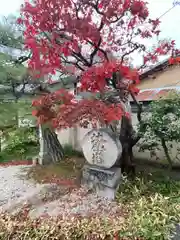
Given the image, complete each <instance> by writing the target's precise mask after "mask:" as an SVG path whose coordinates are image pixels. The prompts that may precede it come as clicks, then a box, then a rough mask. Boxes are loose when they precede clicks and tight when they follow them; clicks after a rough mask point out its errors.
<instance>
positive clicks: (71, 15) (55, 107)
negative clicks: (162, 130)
mask: <svg viewBox="0 0 180 240" xmlns="http://www.w3.org/2000/svg"><path fill="white" fill-rule="evenodd" d="M18 23H19V24H23V25H24V26H25V31H24V36H25V47H26V48H27V49H30V50H31V52H32V57H31V59H30V60H29V63H28V64H29V68H30V69H32V70H33V71H34V72H35V73H36V76H39V77H40V76H44V75H49V76H50V75H53V74H55V73H56V72H57V71H58V72H62V73H64V74H72V75H76V76H77V81H76V84H75V85H76V87H77V83H79V85H80V87H79V88H78V89H76V90H78V92H81V91H86V92H91V93H93V95H92V96H91V97H90V98H86V99H83V100H81V101H76V100H75V96H74V95H72V94H70V93H68V92H67V91H66V90H65V89H61V90H59V91H57V92H55V93H52V94H47V95H46V96H44V97H43V98H41V99H38V100H36V101H34V102H33V106H34V107H35V110H34V111H33V114H34V115H35V116H37V118H38V121H39V123H50V124H51V125H52V126H54V127H55V128H66V127H73V126H75V125H77V124H79V125H81V126H84V127H85V126H87V124H89V123H93V125H96V122H101V123H102V124H106V125H108V124H111V123H112V122H113V121H115V120H120V119H122V123H121V133H120V141H121V143H122V146H123V154H122V161H121V165H122V168H123V169H125V168H126V167H127V166H129V165H133V164H132V161H133V160H132V159H133V158H132V147H133V145H134V144H135V143H136V142H137V141H138V136H137V134H135V132H134V130H133V127H132V123H131V118H130V115H128V114H127V113H126V108H125V107H124V103H126V102H128V97H129V94H131V96H132V97H133V99H134V100H135V101H136V98H135V95H136V94H137V93H138V89H137V88H136V85H137V84H138V83H139V72H140V69H141V68H140V69H138V70H137V69H132V68H131V67H129V66H130V62H131V58H130V56H131V54H132V53H134V52H137V53H142V54H143V59H144V63H143V66H142V67H145V66H147V65H148V64H150V63H154V62H156V61H157V60H158V57H159V56H161V55H166V54H168V53H169V52H171V50H172V49H174V48H175V42H174V41H170V42H168V41H163V40H162V41H159V42H158V44H157V46H156V47H154V48H153V49H151V51H149V50H148V49H147V48H146V46H145V45H144V44H141V43H139V42H140V39H150V38H152V37H153V36H156V35H159V33H160V30H159V24H160V21H159V19H155V20H153V19H150V18H149V11H148V5H147V3H146V2H145V1H140V0H111V1H107V0H63V1H62V0H44V1H42V0H36V1H35V0H34V1H25V3H24V5H23V6H22V9H21V17H20V18H19V19H18ZM114 53H116V57H114V55H115V54H114ZM51 81H52V80H51V78H49V82H51ZM136 102H137V101H136ZM140 112H141V108H140V106H139V113H138V119H139V120H141V119H140Z"/></svg>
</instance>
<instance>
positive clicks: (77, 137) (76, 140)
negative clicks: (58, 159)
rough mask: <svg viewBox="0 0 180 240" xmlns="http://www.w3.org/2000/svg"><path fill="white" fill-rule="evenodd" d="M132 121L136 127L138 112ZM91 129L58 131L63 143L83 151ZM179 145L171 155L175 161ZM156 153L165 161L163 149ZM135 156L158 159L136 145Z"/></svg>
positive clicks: (78, 128)
mask: <svg viewBox="0 0 180 240" xmlns="http://www.w3.org/2000/svg"><path fill="white" fill-rule="evenodd" d="M132 122H133V126H134V127H135V128H136V126H137V124H138V120H137V117H136V114H134V113H133V114H132ZM90 130H91V127H90V126H89V127H88V128H86V129H85V128H80V127H77V128H75V129H66V130H61V131H57V134H58V139H59V141H60V142H61V144H62V145H65V144H70V145H72V147H73V148H74V149H77V150H79V151H81V142H82V141H83V138H84V136H85V134H86V133H87V132H88V131H90ZM178 147H179V148H180V144H176V143H173V148H172V149H171V153H170V155H171V157H172V159H173V161H174V162H180V154H178V151H177V148H178ZM156 155H157V157H158V158H159V159H160V161H162V162H164V161H165V159H166V158H165V155H164V152H163V150H162V149H161V150H160V151H159V150H157V151H156ZM134 156H135V157H136V158H139V159H146V160H156V158H155V157H153V158H152V157H151V155H150V152H149V151H148V150H147V151H145V152H139V151H138V147H137V146H135V147H134ZM177 157H178V158H179V159H178V158H177Z"/></svg>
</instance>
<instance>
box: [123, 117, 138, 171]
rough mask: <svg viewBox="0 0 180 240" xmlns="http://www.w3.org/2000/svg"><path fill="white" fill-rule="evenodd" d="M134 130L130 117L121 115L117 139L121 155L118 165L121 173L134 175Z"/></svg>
mask: <svg viewBox="0 0 180 240" xmlns="http://www.w3.org/2000/svg"><path fill="white" fill-rule="evenodd" d="M133 135H134V130H133V126H132V122H131V119H129V118H127V117H125V116H123V117H122V122H121V131H120V136H119V140H120V142H121V144H122V155H121V158H120V167H121V170H122V173H127V174H132V175H133V176H134V175H135V163H134V157H133V150H132V148H133V146H134V138H133Z"/></svg>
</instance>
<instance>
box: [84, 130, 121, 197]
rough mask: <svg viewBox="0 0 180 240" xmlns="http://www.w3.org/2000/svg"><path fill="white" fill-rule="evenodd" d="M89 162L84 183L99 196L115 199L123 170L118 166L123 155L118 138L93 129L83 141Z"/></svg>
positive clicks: (106, 131)
mask: <svg viewBox="0 0 180 240" xmlns="http://www.w3.org/2000/svg"><path fill="white" fill-rule="evenodd" d="M82 151H83V154H84V157H85V158H86V160H87V164H86V165H85V166H84V168H83V176H82V183H83V184H85V185H87V186H88V187H89V188H91V189H93V190H95V191H96V193H97V194H98V195H99V196H102V197H106V198H109V199H114V198H115V195H116V191H117V189H118V187H119V184H120V180H121V169H120V168H119V167H117V166H116V163H117V161H118V160H119V158H120V156H121V154H122V146H121V143H120V141H119V139H118V137H117V136H116V135H115V134H113V133H112V132H111V131H110V130H107V129H93V130H91V131H90V132H88V133H87V134H86V135H85V137H84V139H83V141H82Z"/></svg>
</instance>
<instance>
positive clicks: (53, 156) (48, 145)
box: [39, 126, 64, 164]
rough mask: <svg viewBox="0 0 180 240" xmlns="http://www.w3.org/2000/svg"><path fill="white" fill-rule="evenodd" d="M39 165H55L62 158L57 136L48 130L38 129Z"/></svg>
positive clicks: (61, 148)
mask: <svg viewBox="0 0 180 240" xmlns="http://www.w3.org/2000/svg"><path fill="white" fill-rule="evenodd" d="M39 138H40V139H39V140H40V154H39V155H40V164H50V163H57V162H60V161H61V160H62V158H63V157H64V151H63V147H62V146H61V144H60V142H59V140H58V137H57V134H56V133H55V132H54V131H53V130H52V129H50V128H47V127H42V126H40V127H39Z"/></svg>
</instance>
